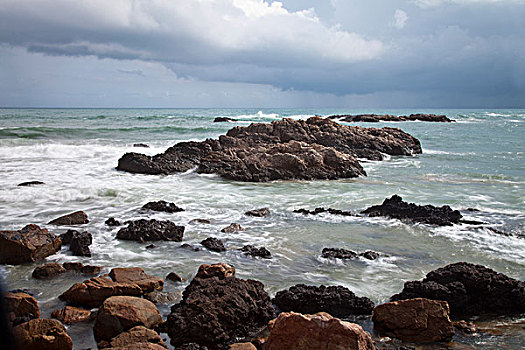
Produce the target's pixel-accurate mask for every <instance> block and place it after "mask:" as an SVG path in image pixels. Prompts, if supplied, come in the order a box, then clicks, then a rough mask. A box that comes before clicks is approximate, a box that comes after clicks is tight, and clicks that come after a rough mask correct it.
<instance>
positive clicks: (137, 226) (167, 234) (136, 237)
mask: <svg viewBox="0 0 525 350" xmlns="http://www.w3.org/2000/svg"><path fill="white" fill-rule="evenodd" d="M183 235H184V226H177V225H175V224H174V223H173V222H171V221H168V220H166V221H160V220H154V219H152V220H146V219H140V220H135V221H131V222H129V223H128V227H125V228H122V229H120V230H119V231H118V233H117V238H118V239H123V240H130V241H138V242H146V241H175V242H180V241H182V236H183Z"/></svg>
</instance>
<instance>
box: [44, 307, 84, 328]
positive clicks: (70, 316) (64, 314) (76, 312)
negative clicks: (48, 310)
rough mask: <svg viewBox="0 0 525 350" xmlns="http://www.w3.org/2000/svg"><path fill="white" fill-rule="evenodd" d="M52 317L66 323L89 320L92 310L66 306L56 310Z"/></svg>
mask: <svg viewBox="0 0 525 350" xmlns="http://www.w3.org/2000/svg"><path fill="white" fill-rule="evenodd" d="M51 317H53V318H56V319H57V320H59V321H60V322H62V323H64V324H72V323H77V322H83V321H86V320H89V318H90V317H91V311H89V310H85V309H79V308H78V307H73V306H66V307H64V308H62V309H60V310H55V311H53V313H52V314H51Z"/></svg>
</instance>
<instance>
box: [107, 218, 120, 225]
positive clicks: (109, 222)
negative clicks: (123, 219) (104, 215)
mask: <svg viewBox="0 0 525 350" xmlns="http://www.w3.org/2000/svg"><path fill="white" fill-rule="evenodd" d="M105 224H106V225H108V226H120V225H122V224H121V223H120V221H118V220H117V219H115V218H109V219H107V220H106V221H105Z"/></svg>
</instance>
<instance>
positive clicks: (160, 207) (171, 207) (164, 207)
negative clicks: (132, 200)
mask: <svg viewBox="0 0 525 350" xmlns="http://www.w3.org/2000/svg"><path fill="white" fill-rule="evenodd" d="M142 209H147V210H153V211H163V212H166V213H177V212H179V211H184V209H182V208H180V207H178V206H177V205H176V204H175V203H171V202H170V203H168V202H166V201H157V202H148V203H146V204H144V205H143V206H142Z"/></svg>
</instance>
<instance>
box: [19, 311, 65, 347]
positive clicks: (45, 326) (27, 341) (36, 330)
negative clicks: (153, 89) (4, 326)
mask: <svg viewBox="0 0 525 350" xmlns="http://www.w3.org/2000/svg"><path fill="white" fill-rule="evenodd" d="M12 334H13V342H14V344H15V349H20V350H22V349H23V350H71V349H73V341H72V340H71V338H70V337H69V335H68V334H67V332H66V327H64V325H63V324H62V323H60V322H59V321H57V320H51V319H43V318H39V319H36V320H31V321H29V322H26V323H22V324H20V325H18V326H16V327H15V328H13V333H12Z"/></svg>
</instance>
